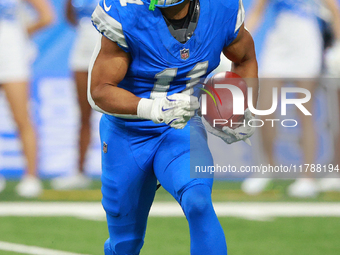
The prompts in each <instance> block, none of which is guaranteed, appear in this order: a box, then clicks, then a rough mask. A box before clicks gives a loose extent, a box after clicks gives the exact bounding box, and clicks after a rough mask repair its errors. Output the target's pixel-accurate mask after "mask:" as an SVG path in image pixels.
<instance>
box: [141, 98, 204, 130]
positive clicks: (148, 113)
mask: <svg viewBox="0 0 340 255" xmlns="http://www.w3.org/2000/svg"><path fill="white" fill-rule="evenodd" d="M198 108H199V103H198V99H197V97H194V96H190V95H185V94H180V93H176V94H173V95H171V96H167V97H161V98H155V99H145V98H142V99H141V100H140V101H139V104H138V108H137V116H139V117H141V118H144V119H150V120H152V121H153V122H154V123H165V124H167V125H169V126H171V127H173V128H175V129H183V128H184V127H185V126H186V124H187V122H188V121H189V120H190V119H191V117H192V116H194V114H195V110H197V109H198Z"/></svg>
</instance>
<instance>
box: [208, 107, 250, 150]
mask: <svg viewBox="0 0 340 255" xmlns="http://www.w3.org/2000/svg"><path fill="white" fill-rule="evenodd" d="M244 119H245V126H241V127H238V128H235V129H231V128H229V127H226V126H224V127H223V128H222V131H221V130H218V129H216V128H213V127H212V126H211V125H210V124H209V123H208V122H207V121H206V120H205V119H204V117H202V122H203V124H204V126H205V128H206V130H207V131H208V132H209V133H211V134H213V135H215V136H217V137H219V138H221V139H222V140H223V141H224V142H226V143H227V144H232V143H235V142H238V141H241V140H242V141H244V142H245V143H247V144H248V145H250V146H251V142H250V140H249V137H251V136H252V135H253V134H254V132H255V127H251V126H249V125H248V121H250V120H252V119H254V117H253V115H252V114H251V112H250V110H249V109H246V110H245V112H244Z"/></svg>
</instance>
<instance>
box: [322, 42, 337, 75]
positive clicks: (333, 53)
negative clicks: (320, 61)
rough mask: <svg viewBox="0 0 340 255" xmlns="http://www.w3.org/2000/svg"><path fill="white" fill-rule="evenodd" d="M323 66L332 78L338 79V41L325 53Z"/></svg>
mask: <svg viewBox="0 0 340 255" xmlns="http://www.w3.org/2000/svg"><path fill="white" fill-rule="evenodd" d="M325 64H326V68H327V72H328V73H329V75H331V76H332V77H340V41H338V42H336V43H335V44H334V45H333V46H332V47H331V48H330V49H328V50H327V51H326V55H325Z"/></svg>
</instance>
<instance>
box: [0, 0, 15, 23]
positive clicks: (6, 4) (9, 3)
mask: <svg viewBox="0 0 340 255" xmlns="http://www.w3.org/2000/svg"><path fill="white" fill-rule="evenodd" d="M18 6H19V0H1V1H0V20H1V19H5V20H15V19H17V13H18Z"/></svg>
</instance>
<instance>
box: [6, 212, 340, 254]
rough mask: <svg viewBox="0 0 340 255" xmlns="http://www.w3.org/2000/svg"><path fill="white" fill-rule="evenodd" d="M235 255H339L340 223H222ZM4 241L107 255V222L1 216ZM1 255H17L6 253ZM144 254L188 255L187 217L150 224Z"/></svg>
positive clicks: (313, 220) (301, 220)
mask: <svg viewBox="0 0 340 255" xmlns="http://www.w3.org/2000/svg"><path fill="white" fill-rule="evenodd" d="M220 220H221V223H222V226H223V228H224V230H225V233H226V238H227V241H228V248H229V254H231V255H250V254H254V255H266V254H268V255H273V254H275V255H281V254H282V255H287V254H299V255H321V254H322V255H323V254H327V255H338V254H340V245H339V236H340V218H278V219H275V220H274V221H269V222H259V221H248V220H242V219H237V218H220ZM0 226H1V231H0V240H1V241H7V242H13V243H21V244H26V245H35V246H39V247H45V248H51V249H57V250H65V251H69V252H71V251H72V252H77V253H85V254H94V255H97V254H103V251H102V250H103V248H102V247H103V242H104V241H105V239H106V238H107V230H106V224H105V222H96V221H89V220H81V219H75V218H61V217H53V218H48V217H44V218H35V217H32V218H25V217H0ZM0 254H1V255H5V254H6V255H7V254H8V255H12V254H17V253H13V252H4V251H0ZM141 254H142V255H159V254H162V255H174V254H176V255H187V254H189V232H188V227H187V223H186V220H185V219H184V218H173V217H170V218H157V217H151V218H150V219H149V224H148V230H147V234H146V239H145V245H144V248H143V250H142V253H141Z"/></svg>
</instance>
